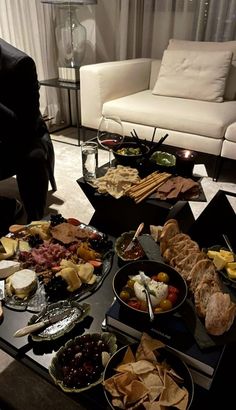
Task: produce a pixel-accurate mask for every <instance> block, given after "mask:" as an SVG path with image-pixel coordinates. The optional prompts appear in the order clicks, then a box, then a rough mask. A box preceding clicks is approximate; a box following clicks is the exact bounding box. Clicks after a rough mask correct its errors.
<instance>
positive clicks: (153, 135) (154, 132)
mask: <svg viewBox="0 0 236 410" xmlns="http://www.w3.org/2000/svg"><path fill="white" fill-rule="evenodd" d="M156 129H157V127H154V131H153V134H152V140H151V145H150V148H152V145H153V141H154V137H155V134H156Z"/></svg>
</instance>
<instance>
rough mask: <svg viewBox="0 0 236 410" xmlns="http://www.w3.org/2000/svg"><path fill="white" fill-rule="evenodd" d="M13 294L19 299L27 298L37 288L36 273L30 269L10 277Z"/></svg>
mask: <svg viewBox="0 0 236 410" xmlns="http://www.w3.org/2000/svg"><path fill="white" fill-rule="evenodd" d="M10 283H11V288H12V290H13V293H15V295H16V296H18V297H19V298H21V299H24V298H26V297H28V296H29V294H30V293H31V292H33V291H34V290H35V289H36V287H37V276H36V273H35V272H34V271H33V270H31V269H22V270H19V271H18V272H15V273H13V275H11V277H10Z"/></svg>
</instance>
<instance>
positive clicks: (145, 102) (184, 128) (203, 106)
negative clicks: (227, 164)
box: [80, 40, 236, 159]
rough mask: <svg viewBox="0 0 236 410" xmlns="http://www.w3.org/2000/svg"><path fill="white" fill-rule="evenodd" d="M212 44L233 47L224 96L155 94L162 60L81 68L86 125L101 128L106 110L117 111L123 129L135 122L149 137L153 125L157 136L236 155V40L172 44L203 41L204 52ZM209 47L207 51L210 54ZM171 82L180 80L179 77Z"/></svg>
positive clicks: (173, 142)
mask: <svg viewBox="0 0 236 410" xmlns="http://www.w3.org/2000/svg"><path fill="white" fill-rule="evenodd" d="M186 44H187V46H186ZM212 44H213V51H214V50H231V51H233V59H232V61H231V66H230V68H229V70H230V71H229V74H228V75H227V77H226V82H225V90H227V91H224V97H223V101H222V102H214V101H204V100H199V99H195V98H183V97H182V98H179V97H175V96H169V95H156V94H153V89H154V86H155V83H156V80H157V78H158V73H159V70H160V67H161V60H152V59H149V58H140V59H131V60H125V61H115V62H107V63H99V64H93V65H88V66H83V67H81V69H80V87H81V122H82V126H83V127H88V128H94V129H97V128H98V124H99V121H100V118H101V116H102V115H105V116H108V115H116V116H119V117H120V118H121V120H122V122H123V125H124V130H125V135H130V132H131V131H132V130H133V129H134V128H135V130H136V131H137V133H138V135H139V136H140V137H142V138H146V139H148V140H149V139H151V137H152V134H153V129H154V128H153V127H157V132H156V137H155V140H157V141H158V140H159V138H160V137H161V136H163V135H164V134H166V133H168V134H169V136H168V138H167V139H166V141H165V144H167V145H171V146H174V147H182V148H187V149H192V150H196V151H199V152H204V153H208V154H213V155H216V156H220V157H226V158H231V159H236V41H231V42H227V43H202V42H200V43H198V42H185V41H182V42H181V41H180V40H170V43H169V46H168V50H170V49H181V47H183V48H185V47H187V48H188V47H189V50H190V49H192V48H193V47H194V46H195V47H196V46H197V49H198V47H200V49H201V47H202V45H203V49H204V51H205V52H206V51H208V48H209V47H210V51H211V47H212ZM227 45H228V46H227ZM210 51H209V52H207V53H206V54H205V55H206V56H207V55H208V57H209V56H210V59H211V57H212V56H213V54H210ZM190 54H191V53H190ZM177 71H178V67H177ZM214 72H215V71H214V70H212V71H210V72H209V75H210V76H211V75H212V74H214ZM200 75H201V74H199V76H200ZM159 77H160V76H159ZM217 81H218V79H217ZM173 84H175V85H176V86H178V81H177V82H175V83H173ZM190 91H191V90H190ZM203 91H204V90H203ZM225 92H226V94H228V95H226V98H228V100H226V98H225ZM190 95H191V93H190ZM207 98H208V97H207Z"/></svg>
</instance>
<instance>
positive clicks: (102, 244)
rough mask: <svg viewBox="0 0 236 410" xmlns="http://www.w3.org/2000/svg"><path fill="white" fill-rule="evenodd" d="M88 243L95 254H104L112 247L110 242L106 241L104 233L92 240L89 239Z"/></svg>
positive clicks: (106, 236)
mask: <svg viewBox="0 0 236 410" xmlns="http://www.w3.org/2000/svg"><path fill="white" fill-rule="evenodd" d="M89 243H90V245H91V246H92V248H93V249H94V250H95V251H97V252H106V251H108V250H109V249H111V248H112V246H113V244H112V241H110V240H108V235H107V234H105V233H103V234H102V235H97V236H96V237H94V238H90V239H89Z"/></svg>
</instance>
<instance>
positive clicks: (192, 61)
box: [153, 50, 232, 102]
mask: <svg viewBox="0 0 236 410" xmlns="http://www.w3.org/2000/svg"><path fill="white" fill-rule="evenodd" d="M231 59H232V53H231V52H230V51H215V52H214V51H212V52H211V53H210V54H209V53H206V52H205V51H189V50H166V51H165V52H164V55H163V58H162V62H161V68H160V72H159V75H158V77H157V81H156V84H155V86H154V89H153V94H158V95H166V96H172V97H181V98H190V99H196V100H202V101H214V102H222V101H223V96H224V92H225V83H226V78H227V75H228V72H229V67H230V63H231Z"/></svg>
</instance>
